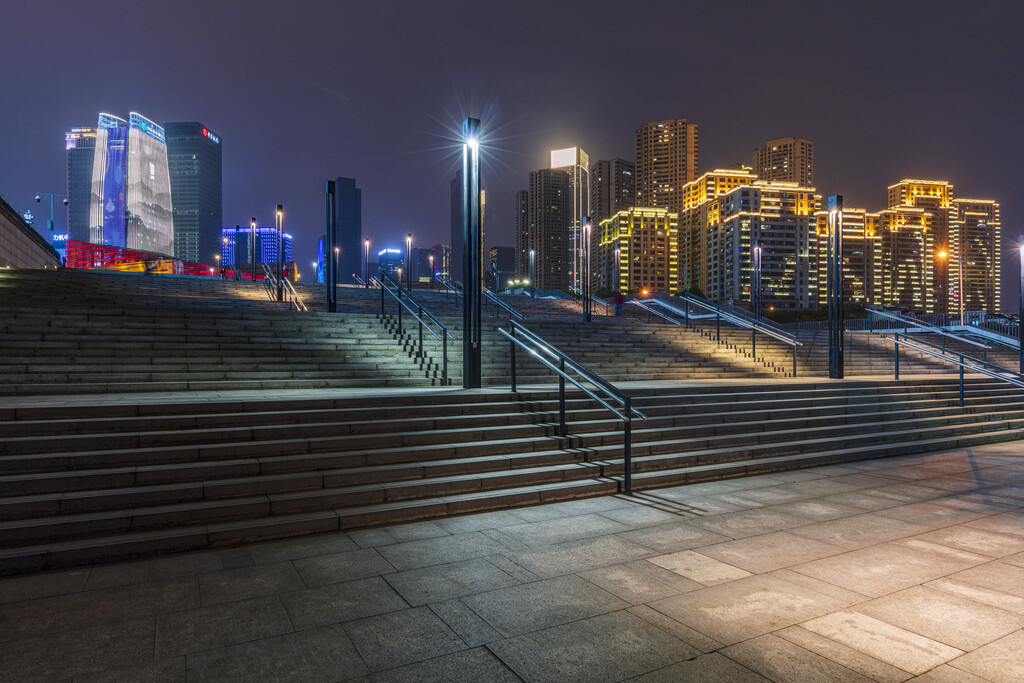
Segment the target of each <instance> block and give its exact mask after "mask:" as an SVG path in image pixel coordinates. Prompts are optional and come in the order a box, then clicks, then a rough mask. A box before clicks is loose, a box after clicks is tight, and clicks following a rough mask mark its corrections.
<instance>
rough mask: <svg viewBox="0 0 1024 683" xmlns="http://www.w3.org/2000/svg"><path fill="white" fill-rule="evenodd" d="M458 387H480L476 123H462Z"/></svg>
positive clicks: (477, 146) (478, 142)
mask: <svg viewBox="0 0 1024 683" xmlns="http://www.w3.org/2000/svg"><path fill="white" fill-rule="evenodd" d="M462 136H463V141H464V142H463V146H462V272H463V277H464V278H465V280H464V282H463V285H462V290H463V297H462V387H463V388H464V389H478V388H480V386H481V382H482V377H481V348H480V345H481V341H482V340H481V335H480V298H481V295H482V292H481V290H480V278H481V274H482V273H481V270H480V269H481V266H482V264H481V263H480V255H481V248H480V247H481V242H480V240H481V235H480V141H479V136H480V119H473V118H466V119H465V120H464V121H463V122H462Z"/></svg>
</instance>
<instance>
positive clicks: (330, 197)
mask: <svg viewBox="0 0 1024 683" xmlns="http://www.w3.org/2000/svg"><path fill="white" fill-rule="evenodd" d="M336 209H337V194H336V192H335V188H334V181H333V180H328V181H327V209H326V211H327V229H326V231H325V235H324V286H325V287H326V288H327V310H328V311H329V312H331V313H335V312H337V310H338V289H337V287H336V286H335V285H336V283H337V281H338V279H337V272H336V271H337V267H336V266H335V265H334V242H335V240H336V239H337V234H336V233H337V230H338V218H337V213H338V212H337V210H336ZM380 312H381V314H382V315H383V313H384V297H383V295H382V296H381V300H380Z"/></svg>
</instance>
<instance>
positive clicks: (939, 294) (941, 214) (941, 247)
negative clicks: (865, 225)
mask: <svg viewBox="0 0 1024 683" xmlns="http://www.w3.org/2000/svg"><path fill="white" fill-rule="evenodd" d="M952 201H953V185H952V184H950V183H948V182H946V181H945V180H911V179H903V180H901V181H900V182H898V183H896V184H895V185H890V186H889V203H888V208H890V209H897V208H900V207H911V208H916V209H923V210H925V211H927V212H928V213H930V214H931V218H930V219H929V221H928V226H929V227H928V229H929V231H930V232H931V236H932V241H933V243H934V245H935V249H934V251H933V257H934V258H935V260H934V261H933V262H932V264H931V266H932V273H933V281H932V284H933V286H934V288H935V289H934V293H933V297H932V298H933V299H934V310H935V312H947V311H950V310H954V309H956V308H957V305H956V304H955V303H954V302H953V301H951V300H950V296H949V294H950V292H949V288H950V274H949V267H948V266H949V263H948V259H942V258H938V256H937V255H938V254H940V253H943V252H947V251H949V249H950V244H949V213H950V209H951V208H952Z"/></svg>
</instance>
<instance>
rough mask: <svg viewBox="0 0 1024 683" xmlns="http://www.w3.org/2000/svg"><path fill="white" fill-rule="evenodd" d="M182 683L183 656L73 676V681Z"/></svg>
mask: <svg viewBox="0 0 1024 683" xmlns="http://www.w3.org/2000/svg"><path fill="white" fill-rule="evenodd" d="M125 681H131V682H132V683H184V681H186V673H185V656H184V655H178V656H177V657H168V658H167V659H160V660H156V661H152V662H147V663H145V664H137V665H135V666H126V667H118V668H114V669H106V670H104V671H100V672H97V673H90V674H82V675H80V676H75V678H74V682H73V683H124V682H125Z"/></svg>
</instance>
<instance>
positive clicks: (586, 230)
mask: <svg viewBox="0 0 1024 683" xmlns="http://www.w3.org/2000/svg"><path fill="white" fill-rule="evenodd" d="M580 284H581V285H583V287H582V292H581V293H582V295H583V322H587V323H589V322H590V221H589V220H588V219H586V218H584V219H583V282H581V283H580Z"/></svg>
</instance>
